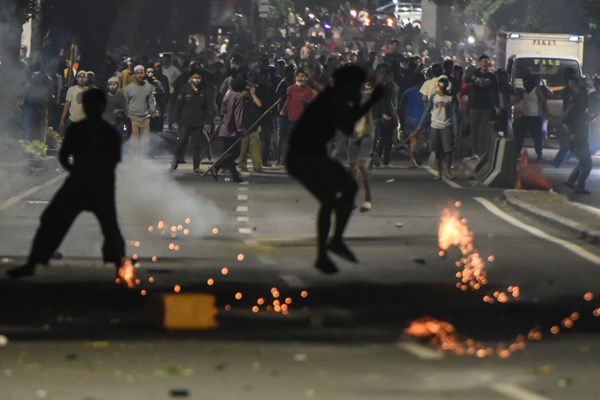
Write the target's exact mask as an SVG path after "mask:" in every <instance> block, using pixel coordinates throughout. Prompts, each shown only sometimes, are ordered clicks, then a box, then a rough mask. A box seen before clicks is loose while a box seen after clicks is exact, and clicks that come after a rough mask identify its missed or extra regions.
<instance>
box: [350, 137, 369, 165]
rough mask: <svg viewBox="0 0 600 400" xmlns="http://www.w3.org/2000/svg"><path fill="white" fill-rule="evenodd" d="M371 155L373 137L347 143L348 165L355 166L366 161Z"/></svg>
mask: <svg viewBox="0 0 600 400" xmlns="http://www.w3.org/2000/svg"><path fill="white" fill-rule="evenodd" d="M371 153H373V137H371V136H365V137H363V138H362V140H360V141H357V142H355V141H353V140H352V139H350V141H349V142H348V158H349V161H350V164H355V163H357V162H358V161H368V160H369V158H371Z"/></svg>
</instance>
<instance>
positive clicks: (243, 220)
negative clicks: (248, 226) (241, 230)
mask: <svg viewBox="0 0 600 400" xmlns="http://www.w3.org/2000/svg"><path fill="white" fill-rule="evenodd" d="M248 221H250V218H248V217H237V222H248Z"/></svg>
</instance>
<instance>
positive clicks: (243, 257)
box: [237, 253, 246, 262]
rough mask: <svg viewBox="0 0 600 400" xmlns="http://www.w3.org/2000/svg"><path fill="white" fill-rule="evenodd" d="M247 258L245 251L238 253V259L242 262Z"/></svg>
mask: <svg viewBox="0 0 600 400" xmlns="http://www.w3.org/2000/svg"><path fill="white" fill-rule="evenodd" d="M245 258H246V256H244V254H243V253H240V254H238V255H237V260H238V261H240V262H241V261H244V259H245Z"/></svg>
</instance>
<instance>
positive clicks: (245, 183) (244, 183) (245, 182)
mask: <svg viewBox="0 0 600 400" xmlns="http://www.w3.org/2000/svg"><path fill="white" fill-rule="evenodd" d="M248 184H249V182H248V181H247V180H246V181H244V182H240V185H248Z"/></svg>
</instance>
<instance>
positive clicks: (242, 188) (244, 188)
mask: <svg viewBox="0 0 600 400" xmlns="http://www.w3.org/2000/svg"><path fill="white" fill-rule="evenodd" d="M238 191H239V192H247V191H248V188H247V187H241V186H240V187H239V188H238Z"/></svg>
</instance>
